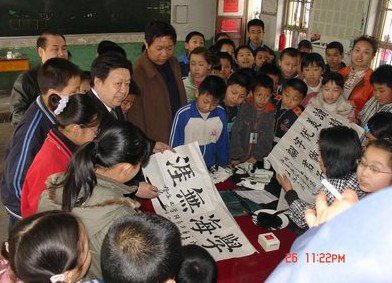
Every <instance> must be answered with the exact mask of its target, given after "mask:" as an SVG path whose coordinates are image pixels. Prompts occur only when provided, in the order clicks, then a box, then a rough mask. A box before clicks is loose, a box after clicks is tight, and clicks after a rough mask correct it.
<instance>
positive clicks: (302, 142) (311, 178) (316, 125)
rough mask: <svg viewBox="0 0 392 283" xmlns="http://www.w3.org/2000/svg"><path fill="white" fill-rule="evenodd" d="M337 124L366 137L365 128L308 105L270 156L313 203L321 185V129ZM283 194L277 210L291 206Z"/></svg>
mask: <svg viewBox="0 0 392 283" xmlns="http://www.w3.org/2000/svg"><path fill="white" fill-rule="evenodd" d="M337 125H342V126H347V127H350V128H353V129H354V130H355V131H356V132H357V133H358V136H359V137H360V138H362V137H363V134H364V130H363V129H362V128H361V127H359V126H358V125H356V124H354V123H350V122H349V121H348V120H347V119H345V118H343V117H341V116H337V115H333V114H331V113H328V112H327V111H326V110H325V109H323V108H320V107H313V106H308V107H306V109H305V110H304V112H303V113H302V114H301V116H300V117H299V118H298V119H297V121H296V122H295V123H294V124H293V125H292V126H291V128H290V129H289V131H288V132H287V133H286V134H285V135H284V136H283V138H281V139H280V141H279V143H278V144H277V145H276V146H275V147H274V148H273V150H272V151H271V153H270V154H269V155H268V157H267V159H268V160H269V162H270V163H271V165H272V167H273V168H274V169H275V171H276V172H277V173H280V174H285V175H286V176H287V177H288V178H289V179H290V181H291V183H292V185H293V188H294V190H295V191H296V192H297V193H298V196H299V198H301V199H302V200H304V201H306V202H308V203H314V200H315V197H316V195H317V192H318V190H319V189H320V187H321V186H322V185H321V179H322V178H323V177H322V176H323V174H322V172H321V169H320V166H319V165H318V161H317V157H318V145H317V141H318V138H319V134H320V131H321V129H323V128H328V127H333V126H337ZM337 162H338V161H337ZM283 195H284V194H281V195H280V198H279V202H278V208H277V209H278V210H280V209H285V208H287V207H288V204H287V202H286V200H285V199H284V197H283Z"/></svg>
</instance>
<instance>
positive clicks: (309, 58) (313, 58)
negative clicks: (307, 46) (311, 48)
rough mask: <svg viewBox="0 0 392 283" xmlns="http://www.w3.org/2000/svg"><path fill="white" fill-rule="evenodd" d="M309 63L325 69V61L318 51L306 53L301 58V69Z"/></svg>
mask: <svg viewBox="0 0 392 283" xmlns="http://www.w3.org/2000/svg"><path fill="white" fill-rule="evenodd" d="M311 65H316V66H318V67H320V68H322V69H323V71H324V69H325V62H324V59H323V57H322V56H321V55H320V54H318V53H314V52H312V53H306V54H305V56H304V57H303V58H302V60H301V70H303V69H304V68H306V67H309V66H311Z"/></svg>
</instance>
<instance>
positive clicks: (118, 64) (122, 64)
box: [91, 52, 133, 81]
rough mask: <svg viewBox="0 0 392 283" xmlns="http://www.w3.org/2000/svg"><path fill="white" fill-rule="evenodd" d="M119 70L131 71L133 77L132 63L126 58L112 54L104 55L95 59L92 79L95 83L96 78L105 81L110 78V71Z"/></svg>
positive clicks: (92, 67)
mask: <svg viewBox="0 0 392 283" xmlns="http://www.w3.org/2000/svg"><path fill="white" fill-rule="evenodd" d="M119 68H124V69H127V70H129V72H130V74H131V76H132V73H133V72H132V63H131V62H130V61H129V60H127V59H126V58H125V57H124V56H122V55H120V54H118V53H112V52H109V53H106V54H103V55H101V56H98V57H97V58H95V59H94V61H93V63H92V64H91V79H92V80H93V81H94V79H95V78H98V79H100V80H102V81H104V80H106V78H107V77H108V76H109V73H110V71H112V70H115V69H119Z"/></svg>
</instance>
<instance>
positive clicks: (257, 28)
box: [248, 19, 266, 51]
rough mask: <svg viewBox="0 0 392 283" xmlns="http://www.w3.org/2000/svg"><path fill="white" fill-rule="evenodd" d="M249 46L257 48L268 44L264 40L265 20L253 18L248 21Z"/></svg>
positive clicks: (253, 48)
mask: <svg viewBox="0 0 392 283" xmlns="http://www.w3.org/2000/svg"><path fill="white" fill-rule="evenodd" d="M248 33H249V43H248V45H249V47H250V48H252V50H253V51H254V50H256V49H257V48H259V47H263V46H266V45H265V44H264V42H263V38H264V34H265V32H264V22H263V21H262V20H260V19H253V20H250V21H249V22H248Z"/></svg>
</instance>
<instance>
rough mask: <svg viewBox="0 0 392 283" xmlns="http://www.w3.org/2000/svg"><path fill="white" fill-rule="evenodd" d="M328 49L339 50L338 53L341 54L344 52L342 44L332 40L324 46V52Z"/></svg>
mask: <svg viewBox="0 0 392 283" xmlns="http://www.w3.org/2000/svg"><path fill="white" fill-rule="evenodd" d="M328 49H336V50H338V51H339V53H340V55H343V53H344V48H343V44H341V43H340V42H339V41H332V42H330V43H328V44H327V47H326V48H325V52H326V51H327V50H328Z"/></svg>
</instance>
